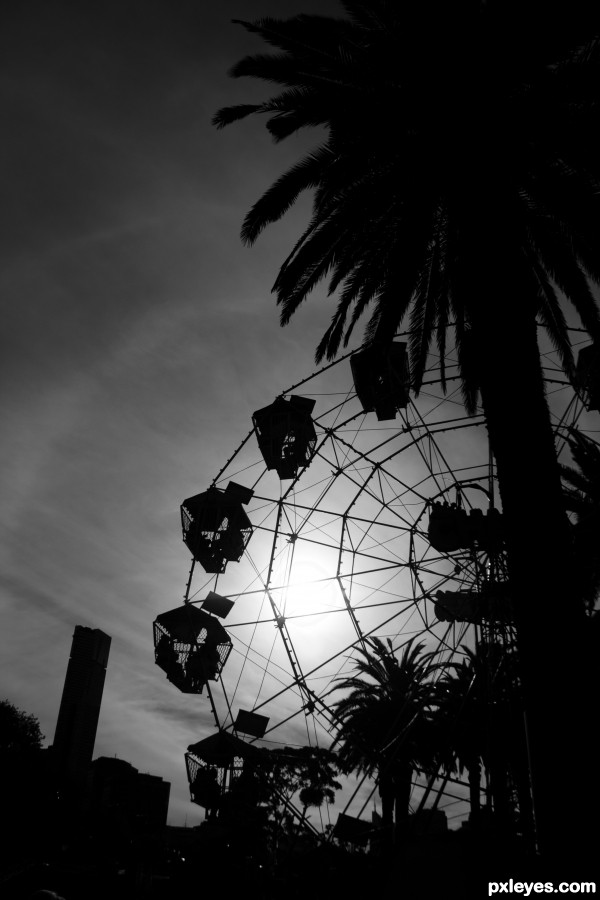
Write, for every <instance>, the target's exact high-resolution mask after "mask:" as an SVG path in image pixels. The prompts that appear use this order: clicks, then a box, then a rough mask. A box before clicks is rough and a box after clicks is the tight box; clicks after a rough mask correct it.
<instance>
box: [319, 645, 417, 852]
mask: <svg viewBox="0 0 600 900" xmlns="http://www.w3.org/2000/svg"><path fill="white" fill-rule="evenodd" d="M424 646H425V645H424V644H423V643H418V644H415V642H414V639H412V640H410V641H409V642H408V643H407V644H405V645H404V648H403V650H402V655H401V657H400V659H398V658H397V657H396V655H395V653H394V652H393V650H392V646H391V643H389V642H388V646H387V647H386V646H385V644H384V643H383V642H382V641H380V640H379V639H378V638H371V639H370V640H369V641H368V649H367V648H366V647H365V648H363V649H359V650H358V654H359V655H358V657H357V658H356V674H354V675H352V676H350V677H349V678H344V679H341V680H340V683H339V684H338V685H337V686H336V687H335V688H334V690H344V691H348V692H349V693H347V694H346V696H345V697H343V698H342V699H341V700H338V701H337V702H336V703H335V705H334V707H333V709H334V713H335V717H336V722H337V733H336V736H335V739H334V742H333V745H332V747H336V746H337V747H339V750H338V757H339V761H340V764H341V766H342V768H343V769H345V770H346V771H348V772H350V771H353V770H356V771H357V772H359V773H362V774H366V775H368V776H370V777H375V778H376V779H377V783H378V786H379V794H380V796H381V805H382V819H383V826H384V828H385V830H386V834H387V836H388V838H389V836H391V835H392V833H393V825H394V824H395V825H396V835H397V836H401V835H402V834H403V833H404V832H405V831H406V828H407V824H408V814H409V803H410V796H411V792H412V780H413V772H414V768H415V766H417V765H418V766H419V767H420V768H423V767H424V766H425V765H427V764H428V763H429V761H430V759H431V756H432V754H431V750H430V748H429V747H428V744H427V740H428V737H429V731H428V729H429V721H430V719H429V711H430V706H431V704H432V687H431V683H430V682H429V681H428V680H427V676H428V673H429V668H430V667H429V659H428V656H427V655H425V654H424V653H423V648H424Z"/></svg>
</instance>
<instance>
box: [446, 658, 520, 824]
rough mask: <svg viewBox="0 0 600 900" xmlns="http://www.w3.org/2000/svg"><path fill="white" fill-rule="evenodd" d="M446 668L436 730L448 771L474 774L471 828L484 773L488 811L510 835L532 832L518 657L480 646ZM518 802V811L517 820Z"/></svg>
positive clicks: (476, 815) (470, 777)
mask: <svg viewBox="0 0 600 900" xmlns="http://www.w3.org/2000/svg"><path fill="white" fill-rule="evenodd" d="M463 650H464V652H465V657H464V659H463V660H461V661H460V662H458V663H452V664H451V665H450V666H448V667H446V668H445V671H444V674H443V676H442V678H441V679H440V685H439V687H440V691H439V706H438V710H437V714H436V724H437V725H438V729H439V739H440V743H439V748H438V752H440V751H441V762H442V767H443V768H445V769H446V770H447V771H448V770H451V769H452V768H453V767H455V766H456V768H458V770H459V772H462V771H464V770H466V771H467V773H468V780H469V800H470V806H471V817H470V818H471V824H472V825H473V826H475V827H477V825H478V822H479V818H480V797H481V774H482V767H483V768H484V769H485V771H486V773H487V777H488V796H487V802H486V806H487V807H488V808H491V809H493V812H494V815H495V821H496V823H497V824H498V826H499V827H500V828H502V829H503V830H505V831H508V830H513V831H514V829H515V828H517V827H518V829H519V830H521V831H522V832H523V833H525V834H527V835H530V833H531V829H532V808H531V786H530V783H529V777H528V769H527V750H526V743H525V731H524V721H523V708H522V700H521V697H520V685H519V678H518V673H517V660H516V655H515V653H514V651H511V650H508V649H506V648H505V647H504V646H502V645H501V644H499V643H493V642H483V641H482V642H480V643H479V644H478V646H477V648H476V650H475V651H473V650H471V649H469V648H468V647H463ZM515 802H516V804H517V806H518V822H517V820H516V809H515Z"/></svg>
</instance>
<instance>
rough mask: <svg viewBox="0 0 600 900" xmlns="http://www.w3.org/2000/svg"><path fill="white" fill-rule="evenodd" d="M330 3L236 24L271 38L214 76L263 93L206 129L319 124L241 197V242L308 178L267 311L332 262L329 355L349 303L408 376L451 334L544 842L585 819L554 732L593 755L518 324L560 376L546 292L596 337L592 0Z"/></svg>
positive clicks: (295, 299) (560, 517) (583, 658)
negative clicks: (300, 215)
mask: <svg viewBox="0 0 600 900" xmlns="http://www.w3.org/2000/svg"><path fill="white" fill-rule="evenodd" d="M343 7H344V9H345V11H346V13H347V14H348V16H349V19H345V20H334V19H327V18H323V17H319V16H307V15H301V16H296V17H295V18H292V19H290V20H287V21H277V20H273V19H261V20H260V21H258V22H256V23H254V24H251V23H247V22H244V23H242V24H243V25H244V27H245V28H247V29H248V30H249V31H250V32H252V33H254V34H257V35H259V36H261V37H262V38H263V39H264V40H266V41H267V42H268V43H270V44H271V45H273V46H274V47H275V48H276V49H277V50H278V51H280V52H277V53H274V54H270V55H265V54H263V55H257V56H252V57H247V58H245V59H243V60H241V62H239V63H238V64H237V65H236V66H235V67H234V68H233V70H232V72H231V74H232V75H233V76H234V77H241V76H249V77H253V78H259V79H262V80H266V81H268V82H269V83H275V84H277V85H280V86H282V87H283V90H282V91H281V92H280V93H279V94H277V95H275V96H273V97H272V98H270V99H269V100H267V101H265V102H264V103H262V104H253V105H239V106H236V107H230V108H228V109H224V110H221V111H220V112H218V113H217V115H216V116H215V119H214V121H215V123H216V124H217V126H218V127H223V126H225V125H227V124H229V123H231V122H234V121H236V120H239V119H242V118H244V117H246V116H248V115H251V114H258V115H263V114H265V115H266V116H267V123H266V125H267V129H268V130H269V132H270V133H271V134H272V136H273V137H274V139H275V140H276V141H280V140H282V139H284V138H286V137H287V136H289V135H291V134H293V133H295V132H296V131H298V130H299V129H301V128H303V127H312V126H324V127H325V128H326V130H327V136H326V139H325V141H324V142H323V143H322V144H321V146H319V147H318V148H317V149H315V150H314V151H313V152H312V153H309V154H308V155H307V156H305V157H304V158H303V159H302V160H301V161H300V162H298V163H297V164H296V165H294V166H293V167H292V168H291V169H290V170H289V171H288V172H286V173H285V174H284V175H282V176H281V177H280V178H279V179H278V180H277V181H276V182H275V183H274V184H273V185H272V187H271V188H269V189H268V190H267V192H266V193H265V194H264V196H263V197H262V198H261V199H260V200H259V201H258V202H257V203H256V204H255V206H254V207H253V208H252V209H251V210H250V212H249V213H248V215H247V217H246V220H245V222H244V226H243V229H242V237H243V239H244V240H245V241H247V242H249V243H252V242H253V241H254V240H255V239H256V238H257V236H258V235H259V234H260V232H261V231H262V230H263V229H264V228H265V227H266V226H267V225H268V224H269V223H272V222H276V221H278V220H279V219H280V218H281V216H282V215H283V214H284V213H285V212H286V211H287V209H289V207H290V206H291V205H292V204H293V203H294V202H295V200H296V199H297V197H298V196H299V194H300V193H301V192H302V191H304V190H307V189H308V190H312V191H314V203H313V215H312V218H311V220H310V222H309V224H308V226H307V228H306V229H305V231H304V232H303V234H302V235H301V236H300V238H299V240H298V241H297V243H296V245H295V246H294V248H293V249H292V251H291V253H290V255H289V256H288V258H287V259H286V260H285V262H284V263H283V265H282V267H281V269H280V271H279V274H278V276H277V280H276V282H275V286H274V290H275V292H276V294H277V301H278V303H279V304H280V305H281V317H282V322H283V323H285V322H287V321H289V319H290V317H291V316H292V315H293V313H294V311H295V310H296V309H297V308H298V306H299V305H300V303H301V302H302V301H303V300H304V299H305V298H306V297H307V296H308V295H309V293H310V292H311V291H312V289H313V288H314V287H315V286H316V285H317V284H318V283H319V282H320V281H321V280H322V279H324V278H325V277H327V276H331V277H330V281H329V292H330V293H333V292H334V291H338V292H339V302H338V307H337V311H336V313H335V314H334V317H333V320H332V323H331V326H330V328H329V329H328V330H327V332H326V334H325V335H324V337H323V340H322V341H321V343H320V344H319V347H318V349H317V357H318V358H322V357H323V356H325V355H327V356H328V357H330V356H333V355H335V353H336V352H337V350H338V348H339V346H340V343H341V341H342V340H345V341H347V340H348V338H349V337H350V335H351V333H352V330H353V328H354V326H355V324H356V322H357V321H358V319H359V318H360V317H361V316H362V315H363V313H365V311H366V310H367V308H368V307H370V309H371V317H370V320H369V323H368V326H367V332H366V337H367V340H368V341H369V342H371V343H373V344H377V343H378V342H382V343H385V342H388V341H390V340H391V339H392V338H393V336H394V334H395V333H396V332H397V329H398V328H399V326H400V325H401V324H402V323H403V322H404V320H405V318H406V317H407V316H408V318H409V327H410V333H411V337H410V351H411V363H412V381H413V387H414V389H415V390H418V389H419V386H420V384H421V379H422V376H423V373H424V370H425V366H426V361H427V357H428V352H429V349H430V346H431V343H432V341H433V340H434V339H435V340H436V342H437V350H438V352H439V355H440V357H441V359H442V369H443V361H444V358H445V356H446V348H447V346H454V348H455V350H456V353H457V357H458V363H459V369H460V374H461V379H462V389H463V395H464V399H465V403H466V405H467V408H468V409H470V410H473V409H474V408H475V407H476V404H477V402H478V398H479V401H480V403H481V406H482V409H483V412H484V414H485V419H486V424H487V428H488V433H489V439H490V444H491V447H492V451H493V453H494V456H495V459H496V464H497V473H498V479H499V485H500V494H501V499H502V508H503V513H504V517H505V522H506V526H507V527H506V532H507V554H508V566H509V574H510V580H511V584H512V589H513V592H514V608H515V614H516V617H517V624H518V637H519V648H520V652H521V657H522V673H523V687H524V699H525V706H526V713H527V718H528V733H529V740H530V753H531V759H532V775H533V780H534V791H535V799H536V819H537V823H538V832H539V834H538V837H539V840H540V841H541V844H542V846H543V847H544V848H545V849H546V850H547V851H548V853H549V854H550V855H552V854H553V853H555V852H558V851H559V850H560V851H561V852H564V851H565V834H564V822H565V820H567V819H568V820H569V821H574V822H578V823H580V822H583V821H584V820H585V809H584V801H583V799H582V798H581V797H579V795H578V794H577V792H574V791H571V790H570V786H569V785H568V784H567V783H562V784H561V783H560V778H561V776H560V775H557V773H561V772H565V767H564V764H563V760H564V759H565V758H566V757H567V756H568V755H569V754H570V753H571V752H572V747H573V741H575V742H576V743H577V745H578V747H579V751H580V753H581V754H583V756H584V758H585V764H586V768H587V769H588V770H589V771H590V772H593V771H594V772H595V768H596V767H595V761H594V759H593V755H592V754H593V751H592V747H593V746H594V741H593V731H592V728H591V725H590V724H589V716H587V715H586V709H587V708H588V707H589V703H590V702H591V701H592V699H593V698H592V697H590V696H585V685H587V684H589V683H590V681H591V679H590V665H591V663H590V654H589V653H587V652H585V651H584V652H581V641H582V639H583V638H582V635H583V633H584V629H585V622H584V606H583V603H581V602H579V600H580V598H579V597H578V596H577V594H576V593H574V592H573V584H572V567H573V557H572V545H571V537H570V533H569V524H568V521H567V517H566V514H565V510H564V505H563V499H562V492H561V483H560V470H559V466H558V462H557V459H556V451H555V446H554V439H553V433H552V429H551V420H550V414H549V410H548V405H547V401H546V396H545V389H544V382H543V376H542V369H541V363H540V349H539V345H538V334H537V328H538V321H539V322H541V324H542V325H543V327H544V328H545V330H546V332H547V335H548V336H549V338H550V340H551V342H552V343H553V345H554V347H555V348H556V350H557V351H558V355H559V358H560V360H561V363H562V365H563V367H564V369H565V371H566V372H567V373H568V374H571V373H572V368H573V361H572V353H571V347H570V342H569V338H568V332H567V327H566V321H565V316H564V312H563V308H562V304H561V299H560V298H562V297H563V296H564V297H565V298H566V299H567V300H569V301H570V302H571V304H572V306H573V308H574V310H575V311H576V314H577V315H578V316H579V318H580V320H581V322H582V323H583V325H584V327H585V328H586V329H587V331H588V332H589V334H590V335H591V336H592V337H593V338H594V339H595V340H599V339H600V316H599V314H598V308H597V304H596V302H595V300H594V297H593V295H592V292H591V290H590V286H589V282H590V280H591V281H593V282H596V283H598V282H600V261H599V257H598V254H597V252H596V245H597V239H598V224H597V223H598V221H600V217H599V212H600V173H599V168H598V167H599V160H600V155H599V154H598V149H599V148H598V139H597V128H596V121H595V120H596V110H597V101H598V84H599V83H600V82H599V80H598V77H597V71H598V65H599V61H600V44H599V42H598V40H597V35H598V34H599V33H600V27H599V24H598V16H597V13H596V12H595V11H594V10H592V9H589V8H588V7H586V6H584V5H583V4H580V3H579V2H575V4H573V3H569V5H568V7H567V6H566V4H565V5H564V8H563V7H561V6H559V7H555V8H553V9H552V10H550V9H549V8H548V7H547V6H546V5H543V4H541V3H540V2H537V0H536V2H533V0H530V2H527V3H519V4H518V6H517V4H516V3H513V2H505V0H502V2H500V0H487V2H483V0H481V2H474V3H464V4H458V5H457V4H449V3H445V2H443V0H426V2H423V3H419V4H412V5H409V6H407V5H406V4H403V5H402V6H398V5H396V4H392V3H388V2H386V0H370V2H367V0H346V2H344V3H343ZM532 520H533V526H532ZM558 646H561V654H562V659H563V664H562V665H561V666H560V667H559V666H556V665H555V656H556V652H557V647H558ZM567 735H568V737H567ZM562 777H563V778H564V779H567V778H568V777H569V776H568V775H567V774H566V773H565V774H564V775H563V776H562ZM592 777H593V778H594V786H593V787H592V785H591V784H590V785H589V790H593V791H594V796H595V797H597V800H596V801H594V802H598V801H600V790H599V785H598V779H597V777H596V776H592ZM584 837H585V835H584V834H583V833H582V832H581V830H579V831H578V830H577V827H575V828H574V829H570V830H569V833H568V835H567V839H568V840H571V842H572V844H573V845H576V844H577V842H578V841H580V840H583V839H584Z"/></svg>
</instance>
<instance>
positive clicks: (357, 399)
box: [154, 339, 600, 818]
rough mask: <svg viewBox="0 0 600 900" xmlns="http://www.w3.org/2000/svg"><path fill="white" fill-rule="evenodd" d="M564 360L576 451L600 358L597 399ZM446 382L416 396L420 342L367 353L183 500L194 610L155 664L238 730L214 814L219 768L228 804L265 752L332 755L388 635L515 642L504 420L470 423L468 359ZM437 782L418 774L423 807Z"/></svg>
mask: <svg viewBox="0 0 600 900" xmlns="http://www.w3.org/2000/svg"><path fill="white" fill-rule="evenodd" d="M545 361H546V365H545V374H546V379H547V391H548V397H549V402H550V406H551V409H552V414H553V417H554V426H555V433H556V437H557V446H558V448H559V450H563V449H564V447H565V446H566V443H565V440H564V438H565V437H566V436H567V434H568V429H569V428H570V427H572V426H573V425H574V424H576V423H577V424H578V427H581V428H583V429H584V430H585V429H593V428H594V427H596V426H597V419H596V414H595V413H594V412H590V410H596V409H598V408H599V406H600V403H599V402H598V399H599V398H598V397H597V396H595V395H594V391H593V384H594V383H595V381H594V379H596V381H598V379H597V372H595V369H594V366H596V361H595V357H593V358H592V357H591V356H590V351H589V350H588V349H585V350H584V351H583V353H582V354H580V366H579V389H578V390H575V389H574V388H573V386H572V385H571V384H569V383H568V381H567V379H566V377H565V376H564V375H563V374H562V373H561V372H560V370H559V367H558V365H555V363H554V360H553V354H552V353H551V352H549V353H548V354H547V355H546V357H545ZM446 378H447V382H448V388H447V393H446V394H444V393H443V391H442V388H441V381H440V375H439V371H437V369H436V367H435V365H433V366H432V367H431V369H430V370H429V373H428V375H427V377H426V378H425V381H424V384H423V387H422V389H421V391H420V394H419V396H418V397H417V398H415V397H414V396H412V394H411V391H410V390H409V377H408V365H407V358H406V345H405V344H404V342H403V341H402V340H401V339H400V340H399V341H398V342H396V343H395V344H394V345H392V347H391V348H390V349H389V351H388V352H387V353H386V354H381V353H379V354H377V355H375V354H374V353H373V351H372V350H360V351H357V352H355V353H353V354H349V355H348V356H347V357H344V358H342V359H340V360H339V361H337V362H336V363H334V364H332V365H330V366H326V367H324V368H323V369H321V370H319V371H317V372H315V373H314V374H311V375H309V376H308V377H307V378H306V379H304V380H303V381H301V382H300V383H298V384H296V385H294V386H292V387H291V388H289V389H288V390H286V391H284V392H282V393H281V394H279V395H278V396H277V397H276V398H275V399H274V400H273V401H272V402H271V403H270V404H268V405H266V406H265V407H264V408H262V409H260V410H257V411H256V412H254V414H253V419H252V429H251V431H250V432H249V433H248V434H247V435H246V437H245V438H244V439H243V440H242V442H241V444H240V446H239V447H238V448H237V449H236V450H235V451H234V452H233V453H232V454H231V456H230V457H229V458H228V459H227V462H226V463H225V464H224V466H223V468H222V469H221V471H220V472H218V473H217V475H216V476H215V477H214V479H213V481H212V482H210V483H209V484H208V485H207V486H206V487H205V488H204V489H203V490H202V491H201V492H199V493H197V494H194V495H192V496H190V497H189V498H188V499H186V500H185V501H184V502H183V504H182V507H181V514H182V529H183V539H184V542H185V545H186V547H187V548H188V550H189V551H190V552H191V554H192V568H191V571H190V573H189V579H188V582H187V588H186V592H185V602H184V604H183V605H179V606H177V607H175V608H174V609H171V610H169V611H168V612H166V613H163V614H161V615H159V616H158V617H157V619H156V621H155V623H154V633H155V648H156V649H155V653H156V662H157V664H158V665H159V666H160V667H161V668H162V669H163V671H164V672H165V673H166V675H167V678H168V679H169V680H170V681H171V682H172V683H173V685H174V686H175V687H177V688H178V689H180V690H181V691H184V692H187V693H192V694H203V693H205V696H206V697H207V701H203V702H208V703H209V704H210V706H211V708H212V711H213V714H214V718H215V723H216V726H217V729H218V733H219V734H223V733H226V734H227V735H229V737H228V738H226V739H224V740H225V744H227V749H226V750H223V751H222V753H221V756H220V757H219V755H218V754H217V756H215V755H214V746H216V745H215V738H214V736H212V737H208V738H204V739H203V740H200V741H199V742H198V744H196V745H193V746H191V747H190V748H189V749H188V754H187V757H186V759H187V766H188V776H189V779H190V783H191V787H192V797H193V799H194V800H196V802H198V803H200V805H203V806H208V804H209V802H212V801H210V800H207V799H206V796H207V795H206V790H209V788H207V787H206V785H205V787H204V789H203V790H204V793H203V790H201V789H200V788H199V787H198V784H199V782H198V783H197V784H196V788H195V787H194V784H195V779H197V777H198V773H201V774H203V775H206V771H207V769H210V768H211V766H212V767H213V768H214V767H216V768H217V769H218V773H217V774H218V778H217V782H218V787H217V788H215V787H214V784H213V785H212V790H213V791H214V790H217V792H218V791H226V790H227V785H228V784H229V783H231V780H232V779H235V778H236V777H237V774H239V772H240V771H241V769H242V768H243V760H244V756H245V753H246V750H245V748H247V747H248V746H250V745H267V746H270V745H272V744H284V745H299V744H303V745H306V744H308V745H311V746H329V745H330V743H331V740H332V735H333V733H334V731H335V729H334V715H333V712H332V702H333V700H334V699H335V692H334V693H333V694H332V688H334V687H335V685H336V679H340V678H342V677H347V676H349V675H351V674H354V667H355V661H356V655H357V653H358V651H359V650H360V648H361V647H365V646H368V641H369V639H370V638H373V637H377V638H380V639H382V640H386V641H387V640H389V641H391V645H392V646H393V648H394V650H400V649H401V648H402V646H403V645H404V644H405V643H406V642H407V641H408V640H410V638H412V637H414V636H417V637H418V639H419V640H420V641H424V642H425V645H426V649H427V650H428V651H429V652H430V653H431V654H432V660H433V661H434V663H436V662H439V663H444V664H448V663H451V662H453V661H457V660H460V659H461V658H464V656H465V654H466V653H467V652H468V650H469V648H470V649H471V650H474V648H475V647H476V645H477V643H478V642H479V641H481V640H486V641H488V642H489V641H494V642H496V643H501V644H505V645H507V646H510V645H512V642H513V640H514V625H513V618H512V611H511V598H510V587H509V584H508V576H507V572H506V563H505V556H504V534H503V527H504V526H503V517H502V510H501V505H500V500H499V494H498V487H497V483H496V471H495V465H494V460H493V459H492V457H491V454H490V451H489V446H488V441H487V434H486V428H485V423H484V419H483V416H482V415H481V414H477V415H474V416H467V415H466V413H465V411H464V408H463V405H462V401H461V397H460V384H459V379H458V372H457V368H456V366H454V367H453V365H452V361H451V360H449V361H446ZM205 689H206V692H205ZM220 740H221V743H223V739H222V738H221V739H220ZM209 744H210V746H209ZM211 748H212V749H211ZM218 760H221V761H222V762H221V763H219V762H218ZM223 760H224V761H223ZM236 773H237V774H236ZM228 779H229V781H228ZM434 780H435V779H434ZM427 784H428V779H427V778H426V777H425V775H423V776H422V777H421V778H418V779H417V781H416V783H415V792H414V801H413V802H414V806H415V808H416V806H418V804H419V802H420V800H421V798H423V796H424V795H425V793H426V785H427ZM432 787H433V790H434V791H436V792H438V794H439V796H438V797H437V800H436V803H439V805H440V807H441V808H445V809H446V810H447V811H448V816H449V817H452V816H457V817H458V818H460V816H461V815H466V812H467V809H466V803H465V797H466V791H465V790H464V789H463V786H461V784H460V779H452V778H450V779H448V778H446V779H442V778H441V777H440V778H439V779H437V780H435V784H432V780H431V778H430V779H429V789H430V790H431V788H432ZM440 792H441V793H440ZM209 793H210V790H209ZM360 796H361V797H363V796H364V792H363V794H360ZM357 804H358V805H359V806H360V803H359V801H358V800H355V805H354V807H353V810H354V812H355V813H358V814H360V812H361V811H362V810H358V809H357ZM363 808H364V804H363Z"/></svg>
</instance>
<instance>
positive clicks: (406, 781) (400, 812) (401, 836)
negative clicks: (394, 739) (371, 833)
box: [394, 764, 413, 844]
mask: <svg viewBox="0 0 600 900" xmlns="http://www.w3.org/2000/svg"><path fill="white" fill-rule="evenodd" d="M412 778H413V770H412V766H411V765H408V764H405V765H401V766H400V771H399V773H398V774H397V776H396V778H395V779H394V788H395V790H394V800H395V803H394V805H395V812H396V816H395V818H396V830H395V834H394V843H395V844H401V843H403V842H404V841H405V840H406V838H407V837H408V836H409V831H410V818H409V816H410V797H411V794H412Z"/></svg>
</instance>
